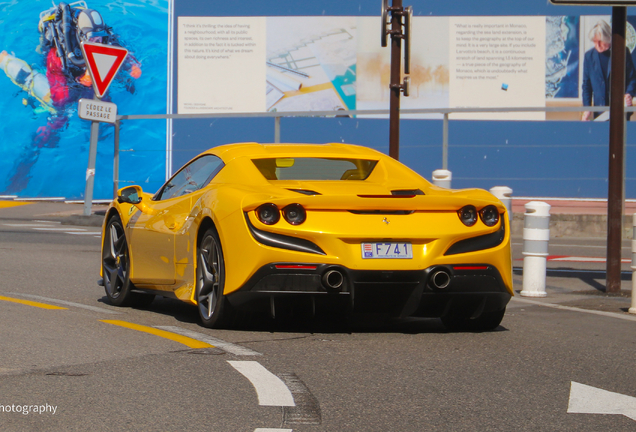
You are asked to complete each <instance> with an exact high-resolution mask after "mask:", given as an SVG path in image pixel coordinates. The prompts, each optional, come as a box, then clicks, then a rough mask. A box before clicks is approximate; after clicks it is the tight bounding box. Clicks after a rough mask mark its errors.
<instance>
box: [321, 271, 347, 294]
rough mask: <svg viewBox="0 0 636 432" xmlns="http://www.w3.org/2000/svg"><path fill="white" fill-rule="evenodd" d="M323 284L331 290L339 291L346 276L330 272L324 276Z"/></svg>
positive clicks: (337, 272) (338, 272)
mask: <svg viewBox="0 0 636 432" xmlns="http://www.w3.org/2000/svg"><path fill="white" fill-rule="evenodd" d="M322 284H323V285H324V286H325V287H326V288H328V289H331V290H339V289H341V288H342V285H343V284H344V275H343V274H342V273H341V272H340V271H338V270H328V271H326V272H325V274H323V275H322Z"/></svg>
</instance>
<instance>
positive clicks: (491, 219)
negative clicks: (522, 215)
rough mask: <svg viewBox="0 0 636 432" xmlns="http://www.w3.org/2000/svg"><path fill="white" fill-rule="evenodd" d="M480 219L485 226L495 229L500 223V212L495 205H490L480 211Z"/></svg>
mask: <svg viewBox="0 0 636 432" xmlns="http://www.w3.org/2000/svg"><path fill="white" fill-rule="evenodd" d="M479 217H480V218H481V221H482V222H483V223H484V225H486V226H489V227H494V226H495V225H497V223H498V222H499V210H497V207H495V206H494V205H489V206H486V207H484V208H483V209H481V210H479Z"/></svg>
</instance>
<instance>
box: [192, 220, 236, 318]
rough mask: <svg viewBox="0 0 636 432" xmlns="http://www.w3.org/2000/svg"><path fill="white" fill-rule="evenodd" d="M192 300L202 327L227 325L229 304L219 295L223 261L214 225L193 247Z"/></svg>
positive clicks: (229, 315)
mask: <svg viewBox="0 0 636 432" xmlns="http://www.w3.org/2000/svg"><path fill="white" fill-rule="evenodd" d="M196 272H197V284H196V300H197V305H198V309H199V316H200V317H201V322H202V323H203V326H204V327H208V328H222V327H226V326H228V325H229V324H231V321H232V319H233V315H234V313H233V310H232V306H231V305H230V304H229V303H228V301H227V298H225V295H224V294H223V289H224V287H225V261H224V259H223V249H222V248H221V241H220V240H219V236H218V234H217V233H216V230H214V228H208V229H207V230H206V231H205V233H204V234H203V236H202V237H201V241H200V242H199V245H198V246H197V270H196Z"/></svg>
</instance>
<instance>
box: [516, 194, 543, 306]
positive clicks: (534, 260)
mask: <svg viewBox="0 0 636 432" xmlns="http://www.w3.org/2000/svg"><path fill="white" fill-rule="evenodd" d="M525 207H526V212H525V213H524V215H523V216H524V221H523V290H522V291H521V293H520V294H521V295H522V296H523V297H546V296H547V295H548V294H547V293H546V292H545V275H546V259H547V257H548V241H549V240H550V204H548V203H544V202H540V201H530V202H529V203H527V204H526V205H525Z"/></svg>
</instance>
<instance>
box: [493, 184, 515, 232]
mask: <svg viewBox="0 0 636 432" xmlns="http://www.w3.org/2000/svg"><path fill="white" fill-rule="evenodd" d="M490 193H491V194H493V195H494V196H496V197H497V198H498V199H499V201H501V202H502V203H503V205H505V206H506V211H507V212H508V221H509V222H510V223H512V189H510V188H509V187H508V186H495V187H492V188H490Z"/></svg>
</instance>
